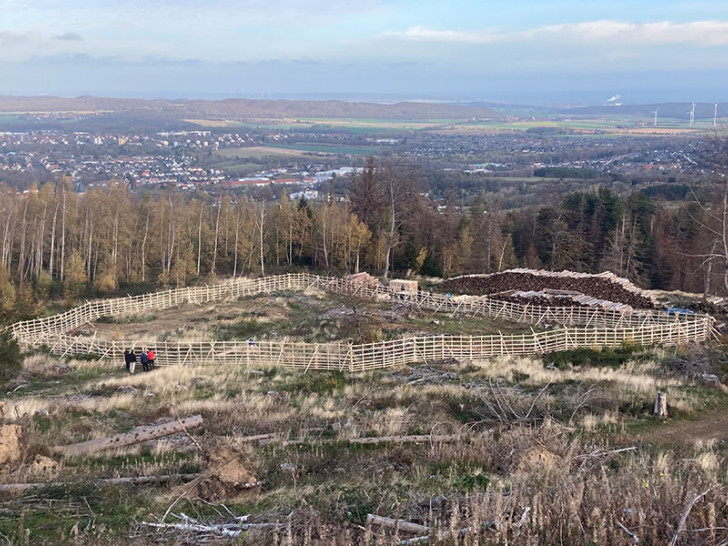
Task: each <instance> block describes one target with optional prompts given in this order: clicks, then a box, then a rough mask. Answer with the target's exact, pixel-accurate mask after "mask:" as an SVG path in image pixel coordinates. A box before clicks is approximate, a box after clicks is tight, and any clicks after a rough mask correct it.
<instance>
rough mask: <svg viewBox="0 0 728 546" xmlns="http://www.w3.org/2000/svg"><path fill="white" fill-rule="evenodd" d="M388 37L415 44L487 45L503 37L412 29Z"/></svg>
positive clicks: (391, 33) (476, 33)
mask: <svg viewBox="0 0 728 546" xmlns="http://www.w3.org/2000/svg"><path fill="white" fill-rule="evenodd" d="M385 36H387V37H392V38H397V39H400V40H408V41H413V42H453V43H466V44H485V43H491V42H497V41H501V40H502V38H503V36H502V35H498V34H490V33H484V32H462V31H459V30H432V29H427V28H423V27H419V26H417V27H411V28H409V29H407V30H405V31H401V32H399V31H398V32H388V33H387V34H385Z"/></svg>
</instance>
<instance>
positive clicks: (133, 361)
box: [129, 349, 137, 373]
mask: <svg viewBox="0 0 728 546" xmlns="http://www.w3.org/2000/svg"><path fill="white" fill-rule="evenodd" d="M136 363H137V356H136V354H135V353H134V349H130V350H129V373H134V369H135V368H136Z"/></svg>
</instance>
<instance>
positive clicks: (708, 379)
mask: <svg viewBox="0 0 728 546" xmlns="http://www.w3.org/2000/svg"><path fill="white" fill-rule="evenodd" d="M701 378H702V380H703V386H704V387H713V388H717V387H720V379H718V376H717V375H715V374H712V373H704V374H703V375H702V377H701Z"/></svg>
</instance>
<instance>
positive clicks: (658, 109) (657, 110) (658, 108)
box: [654, 106, 660, 127]
mask: <svg viewBox="0 0 728 546" xmlns="http://www.w3.org/2000/svg"><path fill="white" fill-rule="evenodd" d="M659 111H660V107H659V106H658V107H657V109H656V110H655V112H654V113H655V127H657V112H659Z"/></svg>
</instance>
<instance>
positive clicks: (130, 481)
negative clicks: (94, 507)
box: [0, 474, 199, 493]
mask: <svg viewBox="0 0 728 546" xmlns="http://www.w3.org/2000/svg"><path fill="white" fill-rule="evenodd" d="M197 476H199V474H164V475H161V476H129V477H126V478H98V479H94V482H95V483H102V484H106V485H147V484H151V483H166V482H170V481H173V480H180V481H190V480H193V479H195V478H196V477H197ZM65 484H66V482H35V483H3V484H0V492H2V493H21V492H23V491H27V490H28V489H38V488H39V487H60V486H63V485H65Z"/></svg>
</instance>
